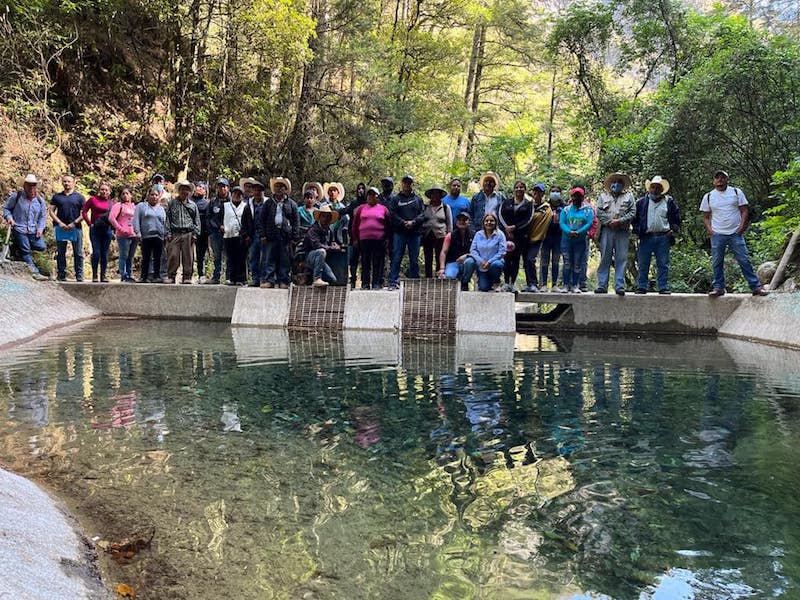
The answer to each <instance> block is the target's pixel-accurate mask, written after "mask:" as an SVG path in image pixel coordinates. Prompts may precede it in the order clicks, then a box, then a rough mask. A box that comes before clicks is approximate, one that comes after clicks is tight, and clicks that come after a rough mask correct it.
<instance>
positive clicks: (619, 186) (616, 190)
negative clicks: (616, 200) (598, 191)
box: [611, 181, 622, 194]
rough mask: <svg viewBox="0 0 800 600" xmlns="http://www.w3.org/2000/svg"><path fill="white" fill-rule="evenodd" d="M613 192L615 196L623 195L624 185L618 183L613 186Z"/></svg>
mask: <svg viewBox="0 0 800 600" xmlns="http://www.w3.org/2000/svg"><path fill="white" fill-rule="evenodd" d="M611 192H612V193H613V194H621V193H622V184H621V183H620V182H618V181H616V182H614V183H612V184H611Z"/></svg>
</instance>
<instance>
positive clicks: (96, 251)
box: [89, 225, 113, 279]
mask: <svg viewBox="0 0 800 600" xmlns="http://www.w3.org/2000/svg"><path fill="white" fill-rule="evenodd" d="M112 237H113V233H112V231H111V228H110V227H103V226H102V225H92V226H91V227H89V239H90V240H91V241H92V279H94V278H95V277H97V267H98V266H99V267H100V277H101V278H105V276H106V270H107V269H108V249H109V247H110V246H111V238H112Z"/></svg>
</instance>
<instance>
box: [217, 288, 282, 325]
mask: <svg viewBox="0 0 800 600" xmlns="http://www.w3.org/2000/svg"><path fill="white" fill-rule="evenodd" d="M288 321H289V290H276V289H271V290H269V289H263V290H262V289H259V288H239V289H238V291H237V292H236V298H235V300H234V306H233V313H232V315H231V325H243V326H249V327H280V328H285V327H286V323H287V322H288Z"/></svg>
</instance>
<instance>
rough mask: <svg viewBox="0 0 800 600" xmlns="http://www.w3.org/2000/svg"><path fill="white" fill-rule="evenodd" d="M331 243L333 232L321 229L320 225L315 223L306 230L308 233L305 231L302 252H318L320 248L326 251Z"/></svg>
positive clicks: (328, 229)
mask: <svg viewBox="0 0 800 600" xmlns="http://www.w3.org/2000/svg"><path fill="white" fill-rule="evenodd" d="M332 241H333V231H332V230H331V228H330V227H328V228H327V229H323V228H322V225H320V224H319V223H318V222H315V223H314V224H313V225H312V226H311V227H309V228H308V231H306V236H305V237H304V238H303V250H304V251H305V252H306V253H308V252H311V251H312V250H319V249H320V248H324V249H325V250H328V249H329V248H330V247H331V242H332Z"/></svg>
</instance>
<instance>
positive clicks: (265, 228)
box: [261, 177, 300, 289]
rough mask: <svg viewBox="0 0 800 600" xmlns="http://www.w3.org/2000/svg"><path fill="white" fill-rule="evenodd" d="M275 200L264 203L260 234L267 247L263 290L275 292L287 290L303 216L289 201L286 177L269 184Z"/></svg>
mask: <svg viewBox="0 0 800 600" xmlns="http://www.w3.org/2000/svg"><path fill="white" fill-rule="evenodd" d="M269 187H270V190H271V191H272V197H270V198H267V199H266V200H265V201H264V208H263V209H262V210H261V229H262V231H261V233H262V235H263V236H264V237H263V238H262V240H263V242H264V243H265V245H266V247H265V252H266V259H265V260H266V265H267V266H266V269H265V272H264V278H263V279H262V283H261V287H265V288H272V287H275V286H276V285H277V287H279V288H281V289H288V288H289V282H290V276H291V273H290V268H291V264H292V258H293V255H294V245H295V244H296V243H297V242H298V241H299V237H300V215H299V213H298V212H297V204H295V202H294V200H292V199H291V198H289V194H291V193H292V182H291V181H289V180H288V179H286V178H285V177H273V178H271V179H270V180H269Z"/></svg>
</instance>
